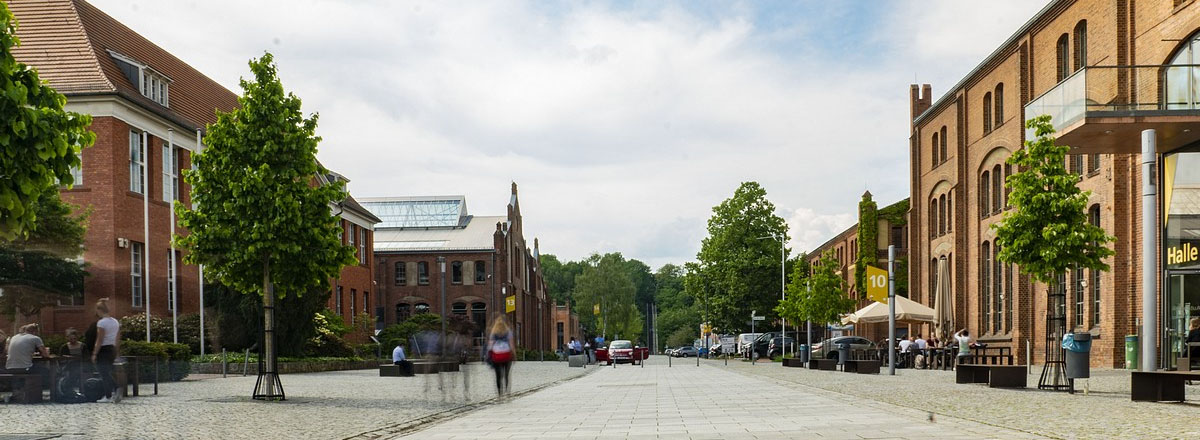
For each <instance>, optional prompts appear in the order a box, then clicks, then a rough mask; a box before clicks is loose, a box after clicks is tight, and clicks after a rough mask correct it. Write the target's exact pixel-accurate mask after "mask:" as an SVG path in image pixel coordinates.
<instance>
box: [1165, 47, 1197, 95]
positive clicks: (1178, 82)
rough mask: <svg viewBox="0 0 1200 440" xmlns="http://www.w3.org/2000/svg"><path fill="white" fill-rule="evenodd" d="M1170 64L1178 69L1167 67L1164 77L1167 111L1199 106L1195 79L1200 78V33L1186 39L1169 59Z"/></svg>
mask: <svg viewBox="0 0 1200 440" xmlns="http://www.w3.org/2000/svg"><path fill="white" fill-rule="evenodd" d="M1170 64H1172V65H1175V66H1178V67H1168V68H1167V71H1166V75H1165V82H1166V84H1163V90H1164V91H1165V92H1166V95H1167V99H1166V101H1167V102H1166V103H1165V104H1166V105H1165V107H1166V109H1167V110H1187V109H1194V108H1197V107H1198V106H1200V87H1197V86H1196V78H1197V77H1200V67H1194V65H1195V64H1200V33H1196V34H1194V35H1192V36H1191V37H1190V38H1188V39H1187V42H1185V43H1184V44H1183V45H1182V46H1180V48H1179V52H1177V53H1176V54H1175V56H1173V57H1171V62H1170Z"/></svg>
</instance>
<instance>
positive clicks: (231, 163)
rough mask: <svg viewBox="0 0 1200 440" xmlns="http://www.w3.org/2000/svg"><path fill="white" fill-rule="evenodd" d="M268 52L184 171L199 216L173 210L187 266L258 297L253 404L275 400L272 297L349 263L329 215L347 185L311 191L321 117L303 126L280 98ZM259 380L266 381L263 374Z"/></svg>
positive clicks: (296, 109) (321, 279) (303, 288)
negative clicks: (258, 354)
mask: <svg viewBox="0 0 1200 440" xmlns="http://www.w3.org/2000/svg"><path fill="white" fill-rule="evenodd" d="M272 61H273V57H272V55H271V54H270V53H266V54H264V55H263V56H262V57H261V58H259V59H257V60H251V61H250V63H249V64H250V70H251V72H252V73H253V75H254V79H253V80H246V79H242V80H241V87H242V90H243V94H242V96H241V97H239V98H238V108H236V109H234V110H233V111H231V112H229V113H222V112H218V114H217V122H216V123H215V124H211V125H209V126H208V136H207V138H206V139H205V141H206V142H205V144H206V148H205V149H204V150H203V151H202V152H201V153H200V154H197V155H196V156H195V163H196V170H195V171H194V172H185V173H184V176H185V179H186V181H187V183H189V184H191V185H192V197H193V199H192V200H193V201H194V202H195V204H196V207H195V209H190V208H189V207H188V206H186V205H184V204H181V203H179V202H176V204H175V210H176V212H177V214H178V216H179V220H180V223H181V224H182V225H183V226H184V227H185V228H187V230H188V231H189V233H188V235H184V236H179V237H176V239H175V240H176V244H177V245H178V246H180V247H182V248H184V249H186V250H188V254H187V262H188V263H191V264H203V265H204V266H205V271H204V273H205V276H207V277H210V278H212V279H213V280H215V281H216V282H219V283H221V284H223V285H225V286H227V287H229V288H231V289H234V290H235V291H239V292H244V293H254V294H257V295H261V296H262V304H263V332H264V335H265V336H264V338H263V344H262V347H261V348H262V353H263V356H262V359H263V365H264V369H265V371H264V372H263V373H260V380H259V382H260V383H261V384H262V385H263V387H264V388H259V387H258V386H256V388H255V398H262V399H265V400H277V399H279V400H281V399H282V398H283V390H282V386H281V384H280V383H279V379H278V374H277V372H276V371H275V361H276V352H277V348H276V346H275V340H274V338H273V337H272V336H273V332H274V329H275V319H274V306H275V300H276V298H277V297H283V296H285V295H287V294H296V295H302V294H304V293H306V292H310V291H311V290H313V289H320V288H323V287H324V286H325V285H326V284H327V283H328V282H329V279H330V278H333V277H336V276H338V274H339V271H340V270H341V269H342V267H343V266H346V265H348V264H352V263H354V261H355V258H354V249H353V248H351V247H349V246H346V245H344V244H342V242H341V239H340V237H339V232H340V229H341V228H340V226H339V222H338V220H337V217H335V216H334V212H333V211H332V210H331V206H332V204H334V203H338V202H340V201H341V200H344V199H345V198H346V191H345V189H344V184H343V183H342V182H339V181H332V182H329V183H327V184H319V183H317V179H318V176H323V175H326V174H328V170H326V169H325V168H324V167H322V166H321V165H320V164H319V163H317V159H316V152H317V143H318V142H320V138H319V137H317V136H315V135H314V131H315V129H316V127H317V115H315V114H314V115H312V116H311V117H308V118H305V117H304V116H303V115H302V114H301V111H300V99H299V98H297V97H296V96H295V95H293V94H291V93H285V91H284V89H283V85H282V84H280V82H279V79H278V77H277V76H276V67H275V64H274V63H273V62H272ZM264 373H265V374H264Z"/></svg>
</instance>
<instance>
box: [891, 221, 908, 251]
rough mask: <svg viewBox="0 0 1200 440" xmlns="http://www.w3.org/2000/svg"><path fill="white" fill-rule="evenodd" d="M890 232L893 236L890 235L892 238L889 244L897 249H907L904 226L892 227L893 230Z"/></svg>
mask: <svg viewBox="0 0 1200 440" xmlns="http://www.w3.org/2000/svg"><path fill="white" fill-rule="evenodd" d="M890 232H891V234H889V235H890V237H888V244H890V245H893V246H896V248H897V249H903V248H904V247H905V246H904V227H903V226H892V229H891V231H890Z"/></svg>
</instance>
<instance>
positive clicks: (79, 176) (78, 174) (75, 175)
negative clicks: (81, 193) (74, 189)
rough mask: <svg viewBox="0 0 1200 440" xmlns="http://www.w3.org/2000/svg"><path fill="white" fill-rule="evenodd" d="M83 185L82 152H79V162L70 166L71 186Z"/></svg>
mask: <svg viewBox="0 0 1200 440" xmlns="http://www.w3.org/2000/svg"><path fill="white" fill-rule="evenodd" d="M79 185H83V152H82V151H80V152H79V164H78V165H75V166H73V167H71V186H79Z"/></svg>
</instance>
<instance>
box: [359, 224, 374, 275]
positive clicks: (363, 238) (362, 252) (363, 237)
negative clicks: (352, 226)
mask: <svg viewBox="0 0 1200 440" xmlns="http://www.w3.org/2000/svg"><path fill="white" fill-rule="evenodd" d="M370 255H371V254H368V253H367V228H364V227H362V226H359V227H358V261H359V262H361V263H362V265H363V266H366V265H367V257H368V256H370Z"/></svg>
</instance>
